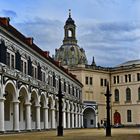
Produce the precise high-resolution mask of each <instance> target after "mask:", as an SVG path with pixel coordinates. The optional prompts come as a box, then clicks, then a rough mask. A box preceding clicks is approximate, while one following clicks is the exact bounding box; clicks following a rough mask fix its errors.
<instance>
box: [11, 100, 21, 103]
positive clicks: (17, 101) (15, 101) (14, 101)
mask: <svg viewBox="0 0 140 140" xmlns="http://www.w3.org/2000/svg"><path fill="white" fill-rule="evenodd" d="M12 102H13V103H20V101H19V100H13V101H12Z"/></svg>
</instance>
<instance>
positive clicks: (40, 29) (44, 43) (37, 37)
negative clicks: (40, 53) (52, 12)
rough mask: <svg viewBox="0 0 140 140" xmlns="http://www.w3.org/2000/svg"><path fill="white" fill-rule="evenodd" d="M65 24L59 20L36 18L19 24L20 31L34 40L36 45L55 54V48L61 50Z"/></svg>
mask: <svg viewBox="0 0 140 140" xmlns="http://www.w3.org/2000/svg"><path fill="white" fill-rule="evenodd" d="M62 25H63V23H61V21H59V20H49V19H41V18H34V19H28V20H27V21H25V22H24V23H17V25H16V26H17V27H18V28H19V29H20V31H21V32H22V33H24V34H26V35H27V36H31V37H33V38H34V41H35V43H36V44H37V45H38V46H39V47H40V48H42V49H43V50H47V51H50V53H51V55H52V54H54V50H55V48H59V47H60V44H61V40H62V36H63V26H62Z"/></svg>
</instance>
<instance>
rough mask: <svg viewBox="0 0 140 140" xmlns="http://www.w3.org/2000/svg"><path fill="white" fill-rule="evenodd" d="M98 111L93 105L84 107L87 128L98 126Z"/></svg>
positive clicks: (84, 119) (84, 120)
mask: <svg viewBox="0 0 140 140" xmlns="http://www.w3.org/2000/svg"><path fill="white" fill-rule="evenodd" d="M96 121H97V120H96V111H95V109H94V108H93V107H91V106H86V107H85V108H84V109H83V122H84V127H85V128H94V127H96V124H97V122H96Z"/></svg>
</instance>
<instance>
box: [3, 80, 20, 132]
mask: <svg viewBox="0 0 140 140" xmlns="http://www.w3.org/2000/svg"><path fill="white" fill-rule="evenodd" d="M15 98H16V87H15V85H14V83H13V82H12V81H9V82H7V84H6V85H5V99H6V100H5V102H4V120H5V123H4V127H5V130H6V131H7V130H15V129H16V128H15V125H14V123H15V121H14V118H15V115H18V114H15V109H14V102H13V101H14V100H16V99H15Z"/></svg>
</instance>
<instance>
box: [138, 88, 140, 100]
mask: <svg viewBox="0 0 140 140" xmlns="http://www.w3.org/2000/svg"><path fill="white" fill-rule="evenodd" d="M138 101H140V87H139V88H138Z"/></svg>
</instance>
